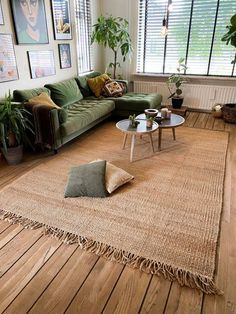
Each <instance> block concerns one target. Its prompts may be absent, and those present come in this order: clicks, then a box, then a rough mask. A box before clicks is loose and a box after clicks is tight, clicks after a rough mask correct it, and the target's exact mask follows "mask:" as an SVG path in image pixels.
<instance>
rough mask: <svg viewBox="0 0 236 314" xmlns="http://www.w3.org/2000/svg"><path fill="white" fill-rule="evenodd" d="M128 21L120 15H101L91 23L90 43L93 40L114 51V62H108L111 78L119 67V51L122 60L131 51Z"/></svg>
mask: <svg viewBox="0 0 236 314" xmlns="http://www.w3.org/2000/svg"><path fill="white" fill-rule="evenodd" d="M128 25H129V23H128V21H127V20H126V19H123V18H121V17H113V16H109V17H108V18H106V17H104V16H103V15H101V16H100V17H99V18H98V20H97V23H96V24H95V25H93V27H94V30H93V32H92V38H91V43H92V44H93V43H94V42H96V43H98V44H99V45H102V46H103V47H108V48H110V49H111V50H112V51H113V53H114V62H111V63H110V64H109V67H111V68H113V78H116V69H117V67H120V63H119V62H117V54H118V52H120V53H121V55H122V57H123V62H124V61H125V60H126V57H127V56H128V55H130V53H131V52H132V43H131V39H130V35H129V32H128Z"/></svg>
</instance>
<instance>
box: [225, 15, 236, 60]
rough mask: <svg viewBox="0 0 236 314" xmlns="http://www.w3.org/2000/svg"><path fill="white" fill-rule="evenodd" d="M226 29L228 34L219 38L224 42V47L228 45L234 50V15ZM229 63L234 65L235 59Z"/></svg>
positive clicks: (235, 35) (235, 17)
mask: <svg viewBox="0 0 236 314" xmlns="http://www.w3.org/2000/svg"><path fill="white" fill-rule="evenodd" d="M226 28H227V29H228V32H227V33H226V34H225V35H224V36H223V37H222V38H221V40H222V41H225V42H226V45H228V44H229V43H230V44H231V45H232V46H233V47H235V48H236V14H234V15H233V16H232V17H231V19H230V25H227V26H226ZM231 63H236V57H235V59H234V60H232V62H231Z"/></svg>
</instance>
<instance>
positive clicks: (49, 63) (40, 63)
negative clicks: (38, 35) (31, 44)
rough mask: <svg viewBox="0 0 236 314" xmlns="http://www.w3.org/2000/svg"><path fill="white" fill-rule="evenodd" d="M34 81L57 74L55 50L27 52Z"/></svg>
mask: <svg viewBox="0 0 236 314" xmlns="http://www.w3.org/2000/svg"><path fill="white" fill-rule="evenodd" d="M27 56H28V61H29V67H30V75H31V78H32V79H36V78H40V77H45V76H51V75H55V74H56V68H55V61H54V54H53V50H41V51H38V50H31V51H27Z"/></svg>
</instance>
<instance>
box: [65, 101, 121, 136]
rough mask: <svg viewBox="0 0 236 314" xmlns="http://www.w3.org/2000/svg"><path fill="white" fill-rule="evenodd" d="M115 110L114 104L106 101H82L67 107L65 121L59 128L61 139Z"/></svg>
mask: <svg viewBox="0 0 236 314" xmlns="http://www.w3.org/2000/svg"><path fill="white" fill-rule="evenodd" d="M114 109H115V105H114V102H113V101H111V100H107V99H102V100H96V101H92V100H82V101H80V102H79V103H75V104H73V105H70V106H68V108H67V121H66V122H65V123H63V124H61V126H60V130H61V135H62V137H66V136H68V135H70V134H73V133H74V132H77V131H79V130H80V129H82V128H84V127H86V126H87V125H89V124H90V123H92V122H94V121H96V120H98V119H100V118H101V117H103V116H105V115H107V114H109V113H111V112H112V111H113V110H114Z"/></svg>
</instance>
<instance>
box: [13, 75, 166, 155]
mask: <svg viewBox="0 0 236 314" xmlns="http://www.w3.org/2000/svg"><path fill="white" fill-rule="evenodd" d="M98 75H100V73H99V72H92V73H90V74H88V75H85V76H79V77H77V78H73V79H69V80H65V81H61V82H58V83H55V84H46V85H45V86H44V87H43V88H35V89H29V90H15V91H14V92H13V98H14V101H18V102H24V103H26V106H27V105H29V103H27V102H28V100H29V99H30V98H32V97H34V96H37V95H39V94H40V93H41V92H46V93H48V94H49V95H50V96H51V98H52V100H53V101H54V102H55V103H56V104H57V105H58V106H60V107H61V110H58V109H49V108H47V107H45V106H43V105H41V104H37V105H34V106H33V107H31V109H32V108H33V109H32V110H33V118H34V124H35V129H36V135H35V143H36V144H41V145H47V146H50V147H51V148H52V149H53V150H54V151H55V152H57V149H58V148H60V147H61V146H62V145H64V144H65V143H67V142H69V141H70V140H72V139H74V138H75V137H77V136H79V135H80V134H82V133H84V132H85V131H87V130H89V129H90V128H92V127H93V126H95V125H96V124H98V123H100V122H101V121H103V120H105V119H107V118H108V117H109V116H111V115H117V116H122V117H128V116H129V115H130V114H139V113H142V112H143V111H144V109H146V108H159V107H160V105H161V101H162V96H161V95H159V94H138V93H129V92H128V91H127V90H126V93H125V94H124V95H123V96H122V97H118V98H104V97H101V98H96V97H95V96H94V95H93V93H92V91H91V90H90V88H89V86H88V84H87V79H88V78H91V77H95V76H98ZM123 82H125V81H123ZM126 86H127V85H126Z"/></svg>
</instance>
